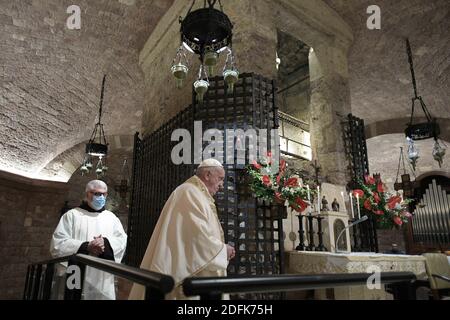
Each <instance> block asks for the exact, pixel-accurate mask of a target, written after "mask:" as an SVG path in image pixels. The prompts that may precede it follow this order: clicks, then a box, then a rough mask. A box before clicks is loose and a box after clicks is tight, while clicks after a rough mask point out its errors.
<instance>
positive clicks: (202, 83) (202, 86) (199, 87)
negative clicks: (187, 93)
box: [194, 65, 209, 103]
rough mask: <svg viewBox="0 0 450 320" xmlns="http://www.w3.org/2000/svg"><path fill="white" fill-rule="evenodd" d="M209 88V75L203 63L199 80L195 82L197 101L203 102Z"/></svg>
mask: <svg viewBox="0 0 450 320" xmlns="http://www.w3.org/2000/svg"><path fill="white" fill-rule="evenodd" d="M203 73H204V75H205V78H206V80H203ZM208 88H209V81H208V75H207V74H206V71H205V69H204V66H203V65H201V66H200V70H199V72H198V80H197V81H195V82H194V89H195V93H196V94H197V101H198V102H199V103H203V97H204V96H205V93H206V92H207V91H208Z"/></svg>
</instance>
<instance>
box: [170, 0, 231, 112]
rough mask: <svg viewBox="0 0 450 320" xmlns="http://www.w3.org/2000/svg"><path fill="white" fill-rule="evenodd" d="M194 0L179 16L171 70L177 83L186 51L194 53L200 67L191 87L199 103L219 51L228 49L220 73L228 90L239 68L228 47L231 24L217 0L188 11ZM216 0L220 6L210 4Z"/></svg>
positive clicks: (181, 76) (207, 0)
mask: <svg viewBox="0 0 450 320" xmlns="http://www.w3.org/2000/svg"><path fill="white" fill-rule="evenodd" d="M195 2H196V0H194V1H193V2H192V5H191V7H190V8H189V11H188V13H187V15H186V17H185V18H184V19H181V18H180V23H181V28H180V34H181V45H180V47H179V48H178V51H177V54H176V56H175V59H174V61H173V63H172V69H171V70H172V74H173V76H174V77H175V79H176V81H177V87H181V86H182V83H183V80H184V79H186V77H187V73H188V71H189V66H188V61H187V57H186V51H189V52H191V53H194V54H196V55H198V57H199V59H200V69H199V73H198V78H197V81H195V83H194V90H195V92H196V94H197V101H199V102H200V103H201V102H202V101H203V96H204V95H205V93H206V92H207V91H208V88H209V80H208V77H212V76H214V73H215V68H216V66H217V63H218V60H219V55H220V53H221V52H223V51H224V50H228V56H227V62H226V63H225V67H224V70H223V73H222V75H223V76H224V78H225V82H226V83H227V86H228V89H229V90H228V92H229V93H231V92H232V91H233V86H234V83H236V81H237V79H238V77H239V72H238V71H237V68H236V65H235V62H234V56H233V51H232V49H231V48H232V29H233V25H232V24H231V21H230V19H229V18H228V16H227V15H226V14H225V13H224V12H223V7H222V3H221V1H220V0H204V4H203V8H201V9H197V10H195V11H192V8H193V7H194V4H195ZM217 2H218V3H219V5H220V10H217V9H215V8H214V6H215V4H216V3H217Z"/></svg>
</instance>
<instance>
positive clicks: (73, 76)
mask: <svg viewBox="0 0 450 320" xmlns="http://www.w3.org/2000/svg"><path fill="white" fill-rule="evenodd" d="M172 2H173V0H89V1H88V0H79V1H76V2H73V1H66V0H45V1H44V0H0V75H1V78H0V170H7V171H11V172H15V173H19V174H22V175H28V176H37V177H39V172H40V170H41V169H42V168H44V167H45V166H46V165H47V164H48V163H49V162H50V161H51V160H52V159H53V158H55V157H57V156H58V155H59V154H61V153H63V152H64V151H66V150H68V149H70V148H72V147H73V146H75V145H77V144H79V143H80V142H83V141H85V140H87V139H89V136H90V134H91V132H92V130H93V127H94V124H95V122H96V116H97V114H98V105H99V99H100V87H101V81H102V77H103V74H105V73H106V74H107V81H106V89H105V100H104V115H103V119H104V122H105V131H106V134H107V135H124V134H129V135H131V134H133V133H134V132H136V131H139V130H140V125H141V114H142V111H141V110H142V103H143V101H142V98H143V92H142V90H143V76H142V73H141V70H140V68H139V65H138V54H139V51H140V49H141V48H142V46H143V45H144V43H145V41H146V40H147V38H148V36H149V35H150V34H151V32H152V30H153V29H154V27H155V25H156V24H157V23H158V21H159V19H160V18H161V16H162V15H163V14H164V13H165V12H166V11H167V9H168V8H169V7H170V6H171V4H172ZM74 3H76V4H77V5H78V6H79V7H80V8H81V30H69V29H68V28H67V27H66V20H67V18H68V16H69V14H67V13H66V10H67V7H68V6H70V5H72V4H74Z"/></svg>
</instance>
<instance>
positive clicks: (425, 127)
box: [405, 39, 446, 170]
mask: <svg viewBox="0 0 450 320" xmlns="http://www.w3.org/2000/svg"><path fill="white" fill-rule="evenodd" d="M406 52H407V54H408V60H409V66H410V69H411V78H412V84H413V89H414V97H413V98H412V110H411V120H410V122H409V124H408V126H407V128H406V130H405V135H406V137H407V139H408V144H409V148H408V157H409V159H410V161H411V164H412V165H413V168H414V170H415V166H416V162H417V159H418V158H419V153H418V151H417V148H416V147H415V146H414V141H417V140H425V139H430V138H434V140H435V144H434V148H433V158H434V159H435V160H436V161H437V162H438V163H439V166H441V165H442V161H443V158H444V155H445V151H446V149H445V147H442V146H441V145H440V144H439V141H438V140H439V134H440V128H439V124H438V123H437V122H436V119H434V118H432V116H431V114H430V112H429V111H428V109H427V106H426V105H425V102H424V101H423V99H422V96H419V95H418V94H417V83H416V77H415V72H414V63H413V58H412V51H411V45H410V43H409V39H406ZM417 101H419V103H420V106H421V107H422V110H423V113H424V114H425V117H426V122H421V123H414V107H415V104H416V102H417ZM442 144H443V143H442ZM444 146H445V145H444Z"/></svg>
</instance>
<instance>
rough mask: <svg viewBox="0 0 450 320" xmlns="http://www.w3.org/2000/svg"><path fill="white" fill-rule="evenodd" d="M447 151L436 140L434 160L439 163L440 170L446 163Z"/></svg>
mask: <svg viewBox="0 0 450 320" xmlns="http://www.w3.org/2000/svg"><path fill="white" fill-rule="evenodd" d="M445 152H446V149H445V148H443V147H442V146H441V145H440V144H439V142H438V141H437V140H436V142H435V143H434V147H433V152H432V153H433V158H434V160H436V161H437V162H438V163H439V168H441V167H442V162H443V161H444V156H445Z"/></svg>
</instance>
